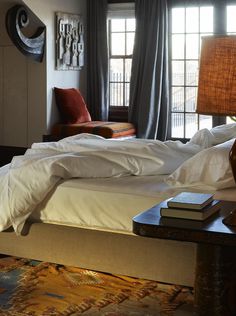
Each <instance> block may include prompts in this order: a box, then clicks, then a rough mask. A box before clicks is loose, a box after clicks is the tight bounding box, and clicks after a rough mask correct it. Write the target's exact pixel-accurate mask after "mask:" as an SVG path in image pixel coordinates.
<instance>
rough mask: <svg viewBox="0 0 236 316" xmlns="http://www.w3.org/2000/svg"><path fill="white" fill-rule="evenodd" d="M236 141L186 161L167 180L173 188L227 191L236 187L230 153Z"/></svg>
mask: <svg viewBox="0 0 236 316" xmlns="http://www.w3.org/2000/svg"><path fill="white" fill-rule="evenodd" d="M234 141H235V139H231V140H229V141H227V142H225V143H222V144H219V145H217V146H214V147H210V148H207V149H204V150H202V151H200V152H199V153H197V154H196V155H194V156H193V157H191V158H190V159H188V160H186V161H185V162H184V163H183V164H182V165H181V166H180V167H179V168H178V169H176V170H175V171H174V172H173V173H172V174H171V175H169V176H168V177H167V178H166V182H167V183H168V184H169V185H171V186H176V187H186V186H197V187H201V188H202V189H212V188H213V189H225V188H230V187H234V186H236V184H235V181H234V178H233V173H232V170H231V166H230V163H229V151H230V149H231V147H232V145H233V143H234Z"/></svg>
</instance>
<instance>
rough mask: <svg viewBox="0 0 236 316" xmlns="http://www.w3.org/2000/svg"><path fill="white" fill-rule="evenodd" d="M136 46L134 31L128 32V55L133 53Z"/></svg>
mask: <svg viewBox="0 0 236 316" xmlns="http://www.w3.org/2000/svg"><path fill="white" fill-rule="evenodd" d="M133 48H134V33H127V35H126V50H127V51H126V55H132V54H133Z"/></svg>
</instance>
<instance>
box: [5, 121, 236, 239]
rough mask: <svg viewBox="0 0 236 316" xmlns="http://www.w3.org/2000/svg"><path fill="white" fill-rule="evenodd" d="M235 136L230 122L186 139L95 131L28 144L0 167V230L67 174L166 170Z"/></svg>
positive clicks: (20, 218) (18, 222) (18, 225)
mask: <svg viewBox="0 0 236 316" xmlns="http://www.w3.org/2000/svg"><path fill="white" fill-rule="evenodd" d="M232 136H234V137H236V124H231V127H229V125H228V126H225V127H223V128H219V129H213V130H212V131H208V130H202V131H199V132H198V133H196V134H195V136H194V137H193V138H192V139H191V140H190V142H188V143H187V144H182V143H181V142H178V141H177V142H176V141H175V142H174V141H167V142H160V141H157V140H141V139H134V140H129V141H117V140H107V139H103V138H102V137H98V136H95V135H83V134H80V135H78V136H73V137H68V138H66V139H64V140H62V141H60V142H55V143H38V144H33V145H32V148H31V149H29V150H27V152H26V154H25V155H24V156H18V157H14V158H13V160H12V162H11V164H9V165H8V166H5V167H4V168H2V169H0V230H4V229H7V228H8V227H10V226H11V225H12V226H13V228H14V230H15V231H16V233H18V234H20V233H21V230H22V228H23V225H24V222H25V220H26V219H27V218H28V217H29V215H30V214H31V213H32V212H33V211H34V209H35V208H36V207H37V205H38V204H39V203H41V202H42V201H43V200H44V199H45V198H46V196H47V195H48V194H50V192H51V191H52V190H53V188H55V186H56V185H57V184H59V182H60V181H61V180H62V179H64V180H66V179H71V178H112V177H115V178H117V177H125V176H136V177H140V176H153V175H163V174H165V175H167V174H170V173H172V172H173V171H175V170H176V169H177V168H178V167H179V166H180V165H181V164H182V163H183V162H184V161H186V160H187V159H189V158H191V157H192V156H194V155H195V154H197V153H198V152H200V151H202V150H203V149H204V148H207V147H210V146H212V145H215V144H218V143H221V142H223V141H227V140H228V139H230V138H232Z"/></svg>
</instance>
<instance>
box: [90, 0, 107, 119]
mask: <svg viewBox="0 0 236 316" xmlns="http://www.w3.org/2000/svg"><path fill="white" fill-rule="evenodd" d="M87 25H88V27H87V30H88V32H87V38H88V46H87V49H88V54H87V56H88V59H87V65H88V67H87V104H88V108H89V112H90V114H91V117H92V119H93V120H104V121H106V120H107V119H108V99H107V98H108V94H107V93H108V49H107V0H87Z"/></svg>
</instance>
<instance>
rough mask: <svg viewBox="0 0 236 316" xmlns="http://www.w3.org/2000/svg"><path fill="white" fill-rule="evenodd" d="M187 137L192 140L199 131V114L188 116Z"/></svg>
mask: <svg viewBox="0 0 236 316" xmlns="http://www.w3.org/2000/svg"><path fill="white" fill-rule="evenodd" d="M185 119H186V130H185V137H186V138H191V137H192V136H193V135H194V134H195V133H196V132H197V130H198V124H197V114H186V116H185Z"/></svg>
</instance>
